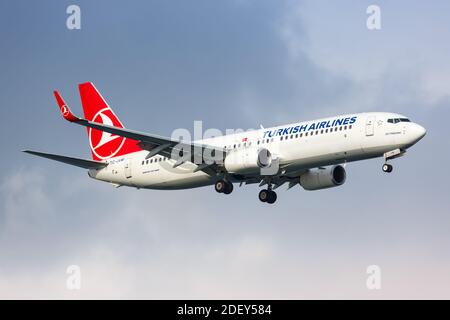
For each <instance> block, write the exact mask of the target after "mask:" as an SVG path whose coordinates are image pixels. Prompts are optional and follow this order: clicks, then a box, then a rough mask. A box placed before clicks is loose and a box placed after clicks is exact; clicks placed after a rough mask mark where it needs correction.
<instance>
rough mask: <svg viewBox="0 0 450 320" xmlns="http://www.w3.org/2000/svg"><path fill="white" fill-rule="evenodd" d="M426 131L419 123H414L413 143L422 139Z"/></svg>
mask: <svg viewBox="0 0 450 320" xmlns="http://www.w3.org/2000/svg"><path fill="white" fill-rule="evenodd" d="M426 133H427V130H426V129H425V128H424V127H422V126H421V125H418V124H415V126H414V129H413V139H414V143H415V142H417V141H419V140H420V139H422V138H423V137H424V136H425V135H426Z"/></svg>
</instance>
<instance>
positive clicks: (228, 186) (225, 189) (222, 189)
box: [214, 180, 233, 194]
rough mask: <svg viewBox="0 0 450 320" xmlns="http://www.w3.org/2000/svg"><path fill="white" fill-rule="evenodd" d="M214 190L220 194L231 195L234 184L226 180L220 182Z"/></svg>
mask: <svg viewBox="0 0 450 320" xmlns="http://www.w3.org/2000/svg"><path fill="white" fill-rule="evenodd" d="M214 188H215V189H216V191H217V192H218V193H225V194H230V193H231V192H233V184H232V183H231V182H229V181H225V180H218V181H217V182H216V184H215V185H214Z"/></svg>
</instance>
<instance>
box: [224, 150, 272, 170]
mask: <svg viewBox="0 0 450 320" xmlns="http://www.w3.org/2000/svg"><path fill="white" fill-rule="evenodd" d="M271 164H272V154H271V153H270V151H269V150H267V149H266V148H260V149H255V148H248V149H239V150H233V151H232V152H230V153H229V154H227V156H226V158H225V161H224V166H225V169H226V170H227V171H228V172H231V173H240V174H244V173H257V172H259V170H261V169H262V168H267V167H270V165H271Z"/></svg>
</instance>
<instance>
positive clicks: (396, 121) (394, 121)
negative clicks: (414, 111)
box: [387, 118, 411, 123]
mask: <svg viewBox="0 0 450 320" xmlns="http://www.w3.org/2000/svg"><path fill="white" fill-rule="evenodd" d="M387 122H389V123H399V122H411V121H410V120H409V119H407V118H397V119H388V121H387Z"/></svg>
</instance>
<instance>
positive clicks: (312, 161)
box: [23, 82, 426, 204]
mask: <svg viewBox="0 0 450 320" xmlns="http://www.w3.org/2000/svg"><path fill="white" fill-rule="evenodd" d="M79 92H80V97H81V103H82V107H83V111H84V118H80V117H78V116H75V115H74V114H73V113H72V111H71V110H70V108H69V107H68V105H67V104H66V102H65V101H64V100H63V98H62V97H61V95H60V94H59V93H58V91H54V92H53V93H54V96H55V98H56V101H57V104H58V106H59V109H60V112H61V114H62V117H63V118H64V119H66V120H67V121H69V122H71V123H75V124H78V125H81V126H84V127H87V131H88V137H89V144H90V149H91V152H92V159H81V158H74V157H69V156H64V155H57V154H50V153H44V152H38V151H32V150H23V151H24V152H26V153H29V154H32V155H35V156H40V157H44V158H48V159H51V160H56V161H59V162H63V163H65V164H69V165H73V166H77V167H81V168H84V169H87V170H88V175H89V177H91V178H93V179H97V180H100V181H105V182H109V183H111V184H112V185H114V186H115V187H121V186H128V187H134V188H138V189H141V188H142V189H161V190H176V189H189V188H197V187H203V186H209V185H214V187H215V190H216V191H217V192H219V193H223V194H230V193H231V192H232V191H233V183H239V184H240V186H242V185H246V184H258V183H259V186H260V187H263V186H264V189H262V190H261V191H260V192H259V194H258V198H259V200H260V201H262V202H265V203H269V204H273V203H275V201H276V200H277V194H276V192H275V191H274V190H276V189H277V188H279V187H280V186H282V185H284V184H287V186H288V189H291V188H293V187H294V186H296V185H299V186H301V187H303V189H305V190H320V189H326V188H331V187H337V186H341V185H343V184H344V183H345V181H346V169H345V165H346V164H347V163H348V162H353V161H359V160H366V159H371V158H378V157H380V158H381V157H382V158H383V159H384V163H383V165H382V170H383V171H384V172H386V173H389V172H391V171H392V170H393V166H392V164H390V163H389V162H390V160H392V159H395V158H398V157H401V156H403V155H404V154H405V152H406V150H407V149H408V148H410V147H411V146H413V145H414V144H416V143H417V142H418V141H419V140H420V139H422V138H423V137H424V136H425V134H426V130H425V128H424V127H422V126H421V125H419V124H417V123H413V122H411V121H410V120H409V119H408V118H407V117H405V116H403V115H401V114H396V113H389V112H365V113H354V114H346V115H340V116H335V117H329V118H323V119H318V120H312V121H305V122H298V123H292V124H287V125H282V126H276V127H272V128H263V127H262V126H261V128H260V129H258V130H252V131H246V132H239V133H234V134H229V135H224V136H216V137H211V138H207V139H201V140H195V141H181V140H177V139H172V138H169V137H163V136H159V135H155V134H148V133H143V132H138V131H133V130H129V129H126V128H125V127H124V126H123V125H122V123H121V122H120V120H119V118H118V117H117V116H116V114H115V113H114V112H113V110H112V109H111V108H110V107H109V105H108V104H107V102H106V101H105V99H104V98H103V97H102V95H101V94H100V93H99V91H98V90H97V89H96V88H95V86H94V84H92V83H91V82H86V83H82V84H80V85H79Z"/></svg>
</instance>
